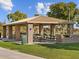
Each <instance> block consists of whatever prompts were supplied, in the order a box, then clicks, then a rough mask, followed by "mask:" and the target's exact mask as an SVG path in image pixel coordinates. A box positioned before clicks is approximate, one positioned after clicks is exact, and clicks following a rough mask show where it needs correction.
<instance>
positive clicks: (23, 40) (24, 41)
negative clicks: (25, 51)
mask: <svg viewBox="0 0 79 59" xmlns="http://www.w3.org/2000/svg"><path fill="white" fill-rule="evenodd" d="M26 43H27V35H26V34H25V33H21V44H22V45H25V44H26Z"/></svg>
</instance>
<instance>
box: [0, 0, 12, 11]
mask: <svg viewBox="0 0 79 59" xmlns="http://www.w3.org/2000/svg"><path fill="white" fill-rule="evenodd" d="M0 8H3V9H5V10H9V11H11V10H12V8H13V4H12V1H11V0H0Z"/></svg>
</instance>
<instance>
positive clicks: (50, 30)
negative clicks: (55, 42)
mask: <svg viewBox="0 0 79 59" xmlns="http://www.w3.org/2000/svg"><path fill="white" fill-rule="evenodd" d="M52 27H53V26H52V25H50V37H52V34H53V33H52V32H53V30H52Z"/></svg>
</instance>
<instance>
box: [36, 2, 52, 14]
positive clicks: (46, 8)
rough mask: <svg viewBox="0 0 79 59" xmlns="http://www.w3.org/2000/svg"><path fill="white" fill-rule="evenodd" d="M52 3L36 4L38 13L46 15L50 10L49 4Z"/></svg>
mask: <svg viewBox="0 0 79 59" xmlns="http://www.w3.org/2000/svg"><path fill="white" fill-rule="evenodd" d="M50 5H51V3H41V2H38V3H37V6H36V10H37V13H38V14H42V15H46V13H47V12H48V11H50V9H49V6H50Z"/></svg>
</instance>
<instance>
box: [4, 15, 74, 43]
mask: <svg viewBox="0 0 79 59" xmlns="http://www.w3.org/2000/svg"><path fill="white" fill-rule="evenodd" d="M22 26H24V27H25V31H24V32H23V33H26V34H24V35H26V41H27V43H28V44H33V43H34V42H49V43H50V42H53V41H56V42H63V40H64V36H65V35H66V36H69V37H70V35H72V34H73V22H72V21H67V20H63V19H57V18H53V17H47V16H35V17H32V18H26V19H22V20H19V21H15V22H10V23H7V24H4V25H3V38H8V39H10V40H12V39H13V38H14V40H15V41H19V40H21V35H22V33H21V28H22ZM23 30H24V29H23ZM23 30H22V31H23ZM14 34H15V35H14Z"/></svg>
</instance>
